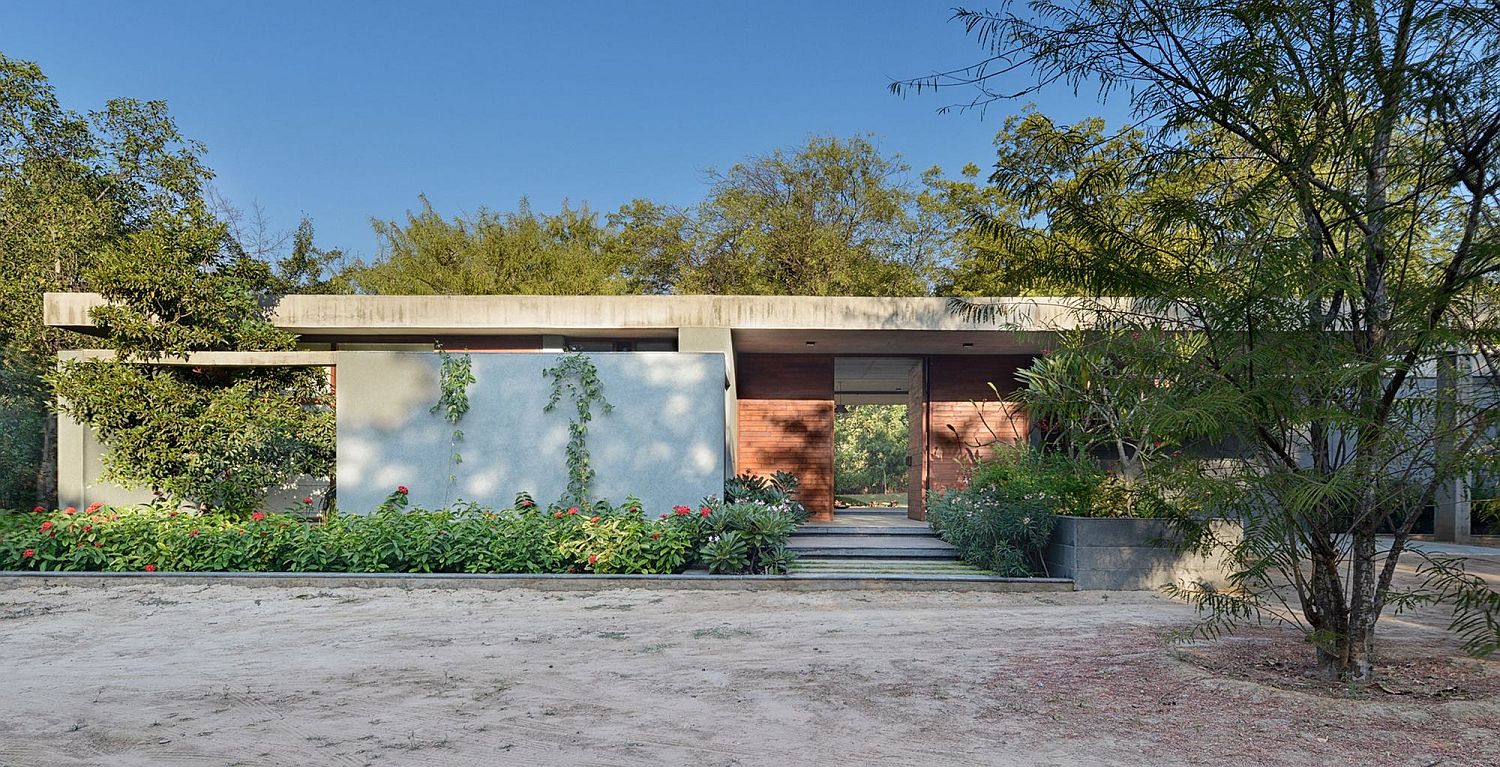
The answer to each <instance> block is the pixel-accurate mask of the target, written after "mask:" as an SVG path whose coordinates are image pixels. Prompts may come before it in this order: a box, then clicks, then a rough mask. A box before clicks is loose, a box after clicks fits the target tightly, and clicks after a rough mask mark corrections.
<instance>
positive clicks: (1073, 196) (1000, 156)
mask: <svg viewBox="0 0 1500 767" xmlns="http://www.w3.org/2000/svg"><path fill="white" fill-rule="evenodd" d="M1144 138H1145V137H1144V136H1143V134H1142V133H1141V132H1140V131H1134V130H1130V131H1120V132H1117V133H1110V132H1109V131H1108V130H1107V129H1106V126H1105V123H1104V121H1103V120H1101V119H1099V118H1091V119H1086V120H1083V121H1080V122H1078V123H1076V124H1073V125H1058V124H1056V123H1054V122H1053V121H1052V120H1051V119H1049V118H1048V117H1046V116H1045V115H1043V114H1040V113H1037V112H1035V111H1033V110H1032V109H1030V108H1027V109H1025V110H1023V111H1022V113H1021V114H1018V115H1012V116H1010V117H1008V118H1006V120H1005V124H1004V126H1003V127H1002V128H1001V130H1000V131H999V133H998V134H996V136H995V149H996V154H995V162H994V165H993V169H992V172H991V173H990V174H989V176H988V177H987V178H986V181H987V183H985V184H980V183H978V182H977V181H976V179H977V178H978V177H979V173H980V170H979V168H978V166H975V165H969V166H968V167H966V168H964V169H963V172H962V174H961V178H959V179H944V178H942V177H940V176H939V175H938V174H936V173H931V172H930V173H928V174H927V176H926V177H925V179H924V181H925V182H926V185H927V189H926V191H924V192H923V194H922V196H921V204H922V205H923V206H924V208H925V209H927V210H928V211H929V212H930V214H931V215H933V216H934V217H936V218H937V219H938V220H940V221H941V222H942V227H941V228H942V230H943V231H945V232H950V233H951V237H952V240H953V241H952V244H951V245H950V249H951V251H952V255H951V265H950V266H949V268H947V269H946V270H944V273H943V275H942V279H941V282H940V286H939V292H940V293H942V294H946V295H957V296H1014V295H1035V296H1072V295H1078V294H1079V293H1080V292H1082V291H1084V286H1085V285H1088V284H1090V283H1092V282H1094V281H1096V280H1095V279H1094V276H1093V275H1089V274H1086V273H1081V272H1082V271H1083V270H1089V269H1101V268H1102V269H1106V270H1108V271H1109V272H1110V273H1111V274H1115V275H1118V274H1120V273H1121V272H1123V271H1124V270H1133V271H1136V272H1140V273H1143V275H1152V274H1158V273H1162V272H1165V273H1167V274H1168V275H1170V273H1171V268H1172V265H1173V264H1175V263H1176V262H1177V261H1179V260H1181V258H1182V257H1183V255H1184V254H1180V253H1176V252H1174V251H1173V250H1172V247H1171V245H1172V243H1171V241H1170V240H1168V239H1167V238H1161V239H1160V242H1159V244H1160V245H1161V248H1160V249H1158V250H1156V251H1141V250H1138V249H1120V248H1114V247H1113V245H1112V235H1111V231H1112V230H1129V229H1131V228H1133V227H1135V226H1137V224H1138V223H1139V222H1140V221H1141V220H1142V218H1143V217H1145V216H1149V215H1150V214H1151V210H1152V209H1153V207H1154V206H1155V205H1158V204H1160V203H1161V202H1162V201H1164V200H1171V199H1175V198H1176V197H1179V196H1181V195H1180V193H1181V192H1182V191H1183V187H1184V185H1192V184H1196V183H1197V179H1195V178H1191V177H1185V174H1183V173H1173V172H1168V171H1169V168H1166V167H1159V168H1155V170H1156V172H1153V173H1136V172H1133V170H1134V169H1137V168H1142V167H1151V165H1150V164H1149V163H1148V162H1147V156H1148V155H1147V153H1148V149H1147V147H1146V146H1145V145H1144V143H1143V139H1144ZM1194 191H1195V192H1201V191H1204V189H1202V188H1195V189H1194ZM1075 200H1078V201H1086V202H1087V215H1083V216H1079V215H1073V206H1071V205H1070V202H1071V201H1075Z"/></svg>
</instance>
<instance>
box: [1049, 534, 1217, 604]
mask: <svg viewBox="0 0 1500 767" xmlns="http://www.w3.org/2000/svg"><path fill="white" fill-rule="evenodd" d="M1212 524H1213V525H1214V527H1215V534H1216V535H1217V536H1219V537H1220V538H1229V539H1233V538H1235V537H1237V536H1238V535H1239V526H1238V525H1236V524H1235V523H1232V522H1229V521H1227V520H1220V521H1216V522H1214V523H1212ZM1176 539H1177V535H1176V533H1175V532H1174V531H1173V530H1172V528H1171V527H1170V526H1169V525H1168V524H1167V523H1166V522H1163V521H1161V520H1158V519H1129V518H1091V517H1058V518H1057V528H1056V529H1055V530H1054V531H1053V533H1052V540H1051V541H1050V542H1049V543H1048V544H1047V550H1046V551H1045V552H1044V554H1043V559H1044V560H1045V561H1046V563H1047V575H1049V576H1052V577H1054V578H1072V579H1073V582H1074V583H1075V584H1076V585H1077V588H1078V589H1079V590H1080V591H1088V590H1116V591H1136V590H1145V589H1159V588H1161V587H1162V586H1165V585H1167V584H1169V583H1179V582H1182V581H1208V582H1210V583H1214V584H1223V583H1224V570H1223V567H1222V562H1221V561H1220V560H1221V558H1220V556H1219V555H1218V554H1217V553H1216V554H1214V555H1213V556H1212V557H1204V556H1201V555H1198V554H1193V553H1187V554H1184V553H1180V552H1178V551H1177V549H1176V548H1174V546H1173V544H1174V542H1175V541H1176Z"/></svg>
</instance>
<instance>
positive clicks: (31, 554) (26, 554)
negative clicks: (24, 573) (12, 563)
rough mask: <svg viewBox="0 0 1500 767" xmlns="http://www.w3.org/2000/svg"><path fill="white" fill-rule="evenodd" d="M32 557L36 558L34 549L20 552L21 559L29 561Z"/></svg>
mask: <svg viewBox="0 0 1500 767" xmlns="http://www.w3.org/2000/svg"><path fill="white" fill-rule="evenodd" d="M34 556H36V549H27V550H25V551H23V552H21V558H22V559H31V558H32V557H34Z"/></svg>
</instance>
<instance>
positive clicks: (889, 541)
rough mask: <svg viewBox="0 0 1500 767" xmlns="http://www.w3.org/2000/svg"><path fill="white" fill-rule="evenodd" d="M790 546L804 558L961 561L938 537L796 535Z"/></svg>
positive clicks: (789, 543)
mask: <svg viewBox="0 0 1500 767" xmlns="http://www.w3.org/2000/svg"><path fill="white" fill-rule="evenodd" d="M786 547H787V548H788V549H791V550H792V551H794V552H796V553H797V555H798V556H801V557H836V558H841V559H844V558H857V559H948V560H954V559H958V549H956V548H954V547H953V546H951V545H949V544H947V543H944V542H943V541H941V540H938V539H937V538H936V537H917V536H891V535H811V536H806V537H800V536H796V535H794V536H792V537H791V539H789V540H788V541H787V544H786Z"/></svg>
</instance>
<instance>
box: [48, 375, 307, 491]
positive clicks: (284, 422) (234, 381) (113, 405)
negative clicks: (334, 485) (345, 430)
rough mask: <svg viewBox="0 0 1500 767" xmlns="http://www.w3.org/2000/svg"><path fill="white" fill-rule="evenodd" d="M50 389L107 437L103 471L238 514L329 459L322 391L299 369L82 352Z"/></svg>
mask: <svg viewBox="0 0 1500 767" xmlns="http://www.w3.org/2000/svg"><path fill="white" fill-rule="evenodd" d="M57 389H58V392H59V393H60V394H61V395H62V396H63V397H65V398H66V403H65V405H64V407H65V410H66V412H68V413H70V414H72V415H73V416H75V417H77V418H79V419H80V420H82V421H84V422H86V423H88V424H90V425H91V426H92V427H93V428H94V429H95V430H96V431H97V432H98V434H99V435H100V437H101V438H102V439H103V440H104V441H105V443H106V444H108V445H109V452H108V453H107V454H106V455H105V458H104V468H105V475H106V476H107V477H108V478H110V479H113V480H115V481H117V482H119V483H121V484H123V485H125V486H145V487H150V488H152V489H155V490H159V491H161V492H163V493H166V494H167V495H168V496H170V497H171V498H173V499H176V500H179V501H180V500H183V499H187V500H191V501H192V502H193V503H195V504H203V505H207V506H209V507H213V508H217V509H224V510H226V511H233V512H238V513H241V514H243V513H248V512H249V511H252V510H253V509H255V508H256V507H257V506H258V504H259V502H260V500H261V499H262V498H263V497H264V496H265V494H266V493H267V492H268V491H269V490H271V489H273V488H278V487H282V486H284V485H285V484H286V483H288V482H289V481H291V480H293V479H295V478H297V477H299V476H303V475H311V476H328V475H329V474H330V473H331V471H332V469H333V455H334V436H335V427H334V420H333V417H332V412H331V410H330V408H329V407H328V406H327V404H326V398H327V396H328V395H327V392H326V390H325V387H324V381H323V378H322V377H321V376H318V375H309V374H307V373H306V372H305V371H298V370H295V369H291V368H269V369H265V370H259V371H247V370H244V369H240V368H204V369H192V368H185V367H177V366H174V367H168V366H151V365H136V364H127V363H111V362H102V361H90V362H83V363H72V364H69V365H67V366H65V367H63V368H62V370H61V372H60V373H59V375H58V376H57Z"/></svg>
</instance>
